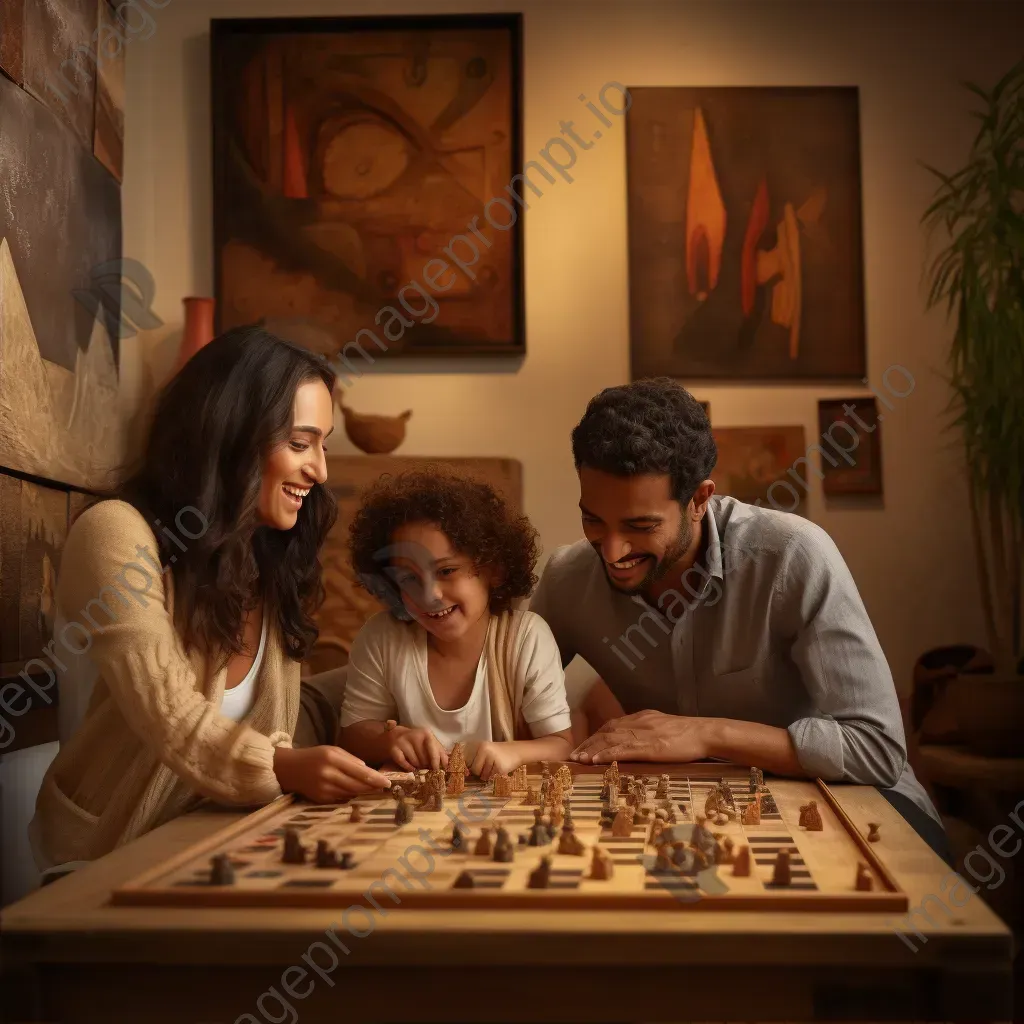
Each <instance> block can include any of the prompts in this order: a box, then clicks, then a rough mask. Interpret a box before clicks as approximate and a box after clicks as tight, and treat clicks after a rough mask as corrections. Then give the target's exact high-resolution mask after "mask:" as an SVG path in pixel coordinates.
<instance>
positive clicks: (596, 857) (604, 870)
mask: <svg viewBox="0 0 1024 1024" xmlns="http://www.w3.org/2000/svg"><path fill="white" fill-rule="evenodd" d="M591 850H592V851H593V859H592V860H591V861H590V877H591V878H595V879H597V880H598V881H601V882H606V881H608V879H609V878H611V877H613V876H614V874H615V863H614V862H613V861H612V857H611V854H610V853H608V852H607V851H605V850H602V849H601V847H600V846H598V845H597V844H596V843H595V844H594V845H593V846H592V847H591Z"/></svg>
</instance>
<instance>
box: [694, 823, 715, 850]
mask: <svg viewBox="0 0 1024 1024" xmlns="http://www.w3.org/2000/svg"><path fill="white" fill-rule="evenodd" d="M705 821H706V819H705V818H698V819H697V824H696V825H694V826H693V832H692V833H691V834H690V845H691V846H692V847H693V848H694V849H695V850H700V851H701V853H703V854H704V855H705V856H706V857H713V856H714V855H715V843H716V842H717V840H716V839H715V837H714V836H713V835H712V834H711V833H710V832H709V831H708V829H707V828H706V827H705Z"/></svg>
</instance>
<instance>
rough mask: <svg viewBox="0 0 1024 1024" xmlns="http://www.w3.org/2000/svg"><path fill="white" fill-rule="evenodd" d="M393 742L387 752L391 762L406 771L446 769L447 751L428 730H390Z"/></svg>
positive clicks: (400, 727) (399, 728) (398, 728)
mask: <svg viewBox="0 0 1024 1024" xmlns="http://www.w3.org/2000/svg"><path fill="white" fill-rule="evenodd" d="M391 735H392V736H393V737H394V741H393V742H392V744H391V747H390V748H389V750H388V755H389V756H390V758H391V760H392V761H394V762H395V764H397V765H398V766H399V767H401V768H404V769H405V770H406V771H409V772H413V771H416V769H417V768H447V767H448V751H446V750H445V749H444V747H443V746H441V741H440V740H439V739H438V738H437V737H436V736H435V735H434V734H433V733H432V732H431V731H430V730H429V729H425V728H424V729H407V728H405V727H403V726H398V727H397V728H396V729H392V730H391Z"/></svg>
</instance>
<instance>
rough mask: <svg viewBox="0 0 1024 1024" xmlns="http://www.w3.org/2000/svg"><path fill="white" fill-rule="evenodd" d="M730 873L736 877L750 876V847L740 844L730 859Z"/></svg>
mask: <svg viewBox="0 0 1024 1024" xmlns="http://www.w3.org/2000/svg"><path fill="white" fill-rule="evenodd" d="M732 873H733V874H734V875H735V876H736V877H737V878H749V877H750V847H749V846H741V847H740V848H739V849H738V850H737V851H736V856H735V857H733V861H732Z"/></svg>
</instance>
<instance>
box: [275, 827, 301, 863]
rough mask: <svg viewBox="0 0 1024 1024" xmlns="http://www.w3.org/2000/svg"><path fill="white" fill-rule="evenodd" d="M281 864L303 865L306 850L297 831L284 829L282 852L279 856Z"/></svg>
mask: <svg viewBox="0 0 1024 1024" xmlns="http://www.w3.org/2000/svg"><path fill="white" fill-rule="evenodd" d="M281 863H282V864H305V863H306V848H305V846H303V845H302V840H301V839H299V833H298V830H297V829H294V828H286V829H285V830H284V852H283V853H282V854H281Z"/></svg>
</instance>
